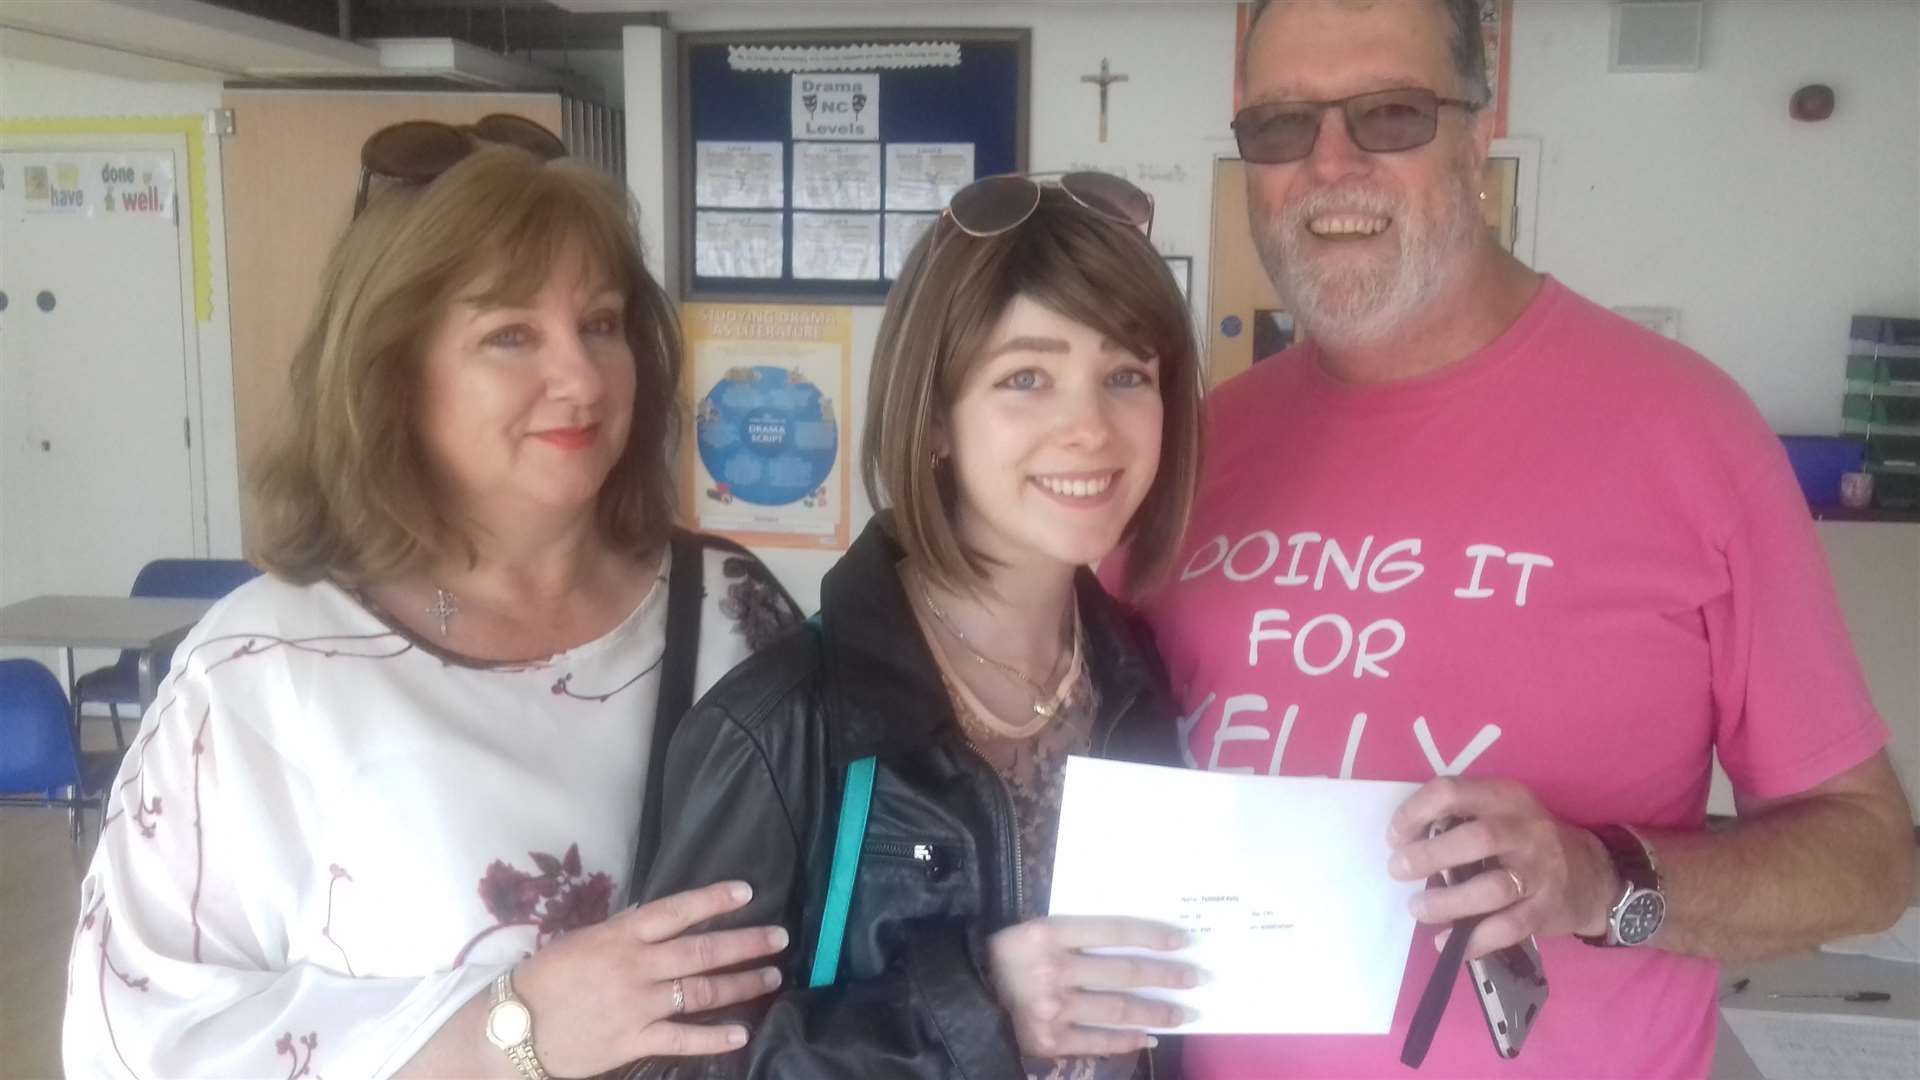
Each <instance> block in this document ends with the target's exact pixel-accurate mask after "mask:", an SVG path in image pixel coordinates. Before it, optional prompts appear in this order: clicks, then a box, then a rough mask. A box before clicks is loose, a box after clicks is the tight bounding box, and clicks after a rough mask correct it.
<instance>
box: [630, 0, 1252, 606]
mask: <svg viewBox="0 0 1920 1080" xmlns="http://www.w3.org/2000/svg"><path fill="white" fill-rule="evenodd" d="M876 21H878V22H884V23H886V24H887V25H888V26H889V27H890V28H891V27H900V26H934V27H974V26H980V27H1003V28H1004V27H1025V28H1029V29H1031V30H1032V32H1033V55H1032V91H1031V93H1032V99H1031V127H1030V133H1031V134H1030V138H1029V158H1028V167H1029V168H1031V169H1033V170H1034V171H1042V170H1052V169H1070V168H1077V167H1092V168H1099V169H1104V170H1106V171H1108V172H1115V173H1121V174H1123V175H1126V176H1127V177H1129V178H1130V179H1132V180H1133V181H1134V182H1135V183H1137V184H1139V185H1140V186H1141V187H1142V188H1144V189H1146V190H1147V191H1149V192H1151V193H1152V194H1153V196H1154V200H1155V204H1156V216H1155V221H1154V227H1153V240H1154V244H1155V246H1157V247H1159V248H1160V250H1161V251H1163V252H1164V253H1166V254H1168V255H1191V256H1193V263H1194V267H1193V273H1194V282H1193V287H1194V292H1193V295H1194V297H1195V298H1196V300H1197V301H1199V302H1198V304H1197V305H1196V306H1197V307H1198V308H1199V314H1200V315H1204V314H1205V301H1204V298H1205V296H1206V288H1207V283H1206V274H1207V257H1206V256H1207V246H1208V243H1207V238H1208V235H1209V233H1210V231H1211V229H1212V217H1211V215H1212V212H1213V206H1212V202H1213V159H1214V157H1215V156H1216V155H1220V154H1226V153H1230V152H1231V150H1232V146H1233V142H1232V136H1231V133H1230V132H1229V130H1228V128H1227V122H1228V120H1229V119H1231V117H1230V116H1229V113H1230V111H1231V102H1232V90H1233V87H1232V80H1233V71H1232V64H1231V59H1232V54H1233V33H1234V29H1233V28H1234V8H1233V6H1232V5H1230V4H1223V3H1204V4H1140V5H1129V6H1123V7H1122V6H1116V5H1107V4H1086V5H1062V6H1061V7H1059V8H1051V7H1050V8H1045V9H1036V8H1035V7H1033V6H1032V5H1027V4H996V3H975V4H965V5H961V4H955V5H952V6H949V7H933V8H932V9H931V10H928V9H921V8H910V7H901V8H895V9H891V10H889V11H887V12H886V15H885V18H884V19H878V20H876V18H875V15H874V13H873V12H871V11H865V12H862V11H857V10H856V11H852V12H849V11H847V10H845V9H839V10H835V9H833V8H818V7H813V6H810V5H807V4H782V5H779V7H778V8H777V9H775V8H773V7H771V6H762V7H749V8H747V9H735V10H727V9H725V8H721V9H717V10H704V11H700V12H697V13H692V14H685V15H681V14H676V15H674V16H673V19H672V27H671V29H672V30H673V31H676V32H693V31H708V30H763V29H779V28H800V27H808V28H830V27H846V26H852V27H867V26H872V25H874V24H875V23H876ZM656 37H657V35H656V34H655V32H654V31H653V30H652V28H633V29H630V30H629V31H628V35H627V40H628V43H629V48H628V57H627V69H626V79H625V83H626V90H627V113H628V144H627V157H628V178H629V182H630V183H632V184H633V186H634V188H635V193H636V195H637V196H638V197H639V198H640V199H641V204H642V207H643V210H644V208H645V207H646V206H647V205H648V203H649V201H650V200H652V201H653V202H654V204H655V205H663V206H664V209H665V214H666V216H668V217H670V216H671V215H672V214H673V213H674V212H675V210H674V208H673V206H672V205H671V204H670V203H664V204H663V203H661V202H660V201H659V200H660V199H661V194H660V192H661V185H662V181H661V180H660V179H659V178H658V173H659V169H660V163H661V162H667V163H669V164H668V166H667V167H669V168H670V167H671V165H670V163H671V160H672V156H673V151H672V145H671V142H670V141H669V142H667V143H665V144H661V143H658V142H656V143H654V144H651V145H650V144H648V143H646V142H644V141H643V140H642V138H641V137H640V134H641V133H642V132H644V131H646V130H648V129H649V128H648V126H647V125H650V124H651V120H650V119H649V116H648V113H649V110H650V109H652V110H653V111H654V113H655V114H656V115H657V110H658V101H657V99H656V98H654V97H652V96H651V95H652V94H654V93H655V91H653V89H652V88H653V87H655V86H657V85H658V82H659V78H660V75H659V72H658V63H659V54H658V51H657V46H655V45H654V44H653V42H654V41H655V40H656ZM636 41H640V42H644V43H645V46H644V47H642V48H636V47H634V46H635V42H636ZM1103 57H1104V58H1106V59H1107V60H1108V61H1109V62H1110V63H1111V65H1112V70H1113V71H1114V72H1115V73H1118V74H1124V75H1126V76H1128V81H1126V82H1124V83H1117V84H1115V85H1114V86H1113V88H1112V89H1111V91H1110V105H1109V114H1108V140H1109V141H1108V142H1107V143H1105V144H1102V143H1101V142H1100V141H1099V131H1098V124H1099V116H1100V112H1099V93H1098V91H1097V90H1096V89H1095V88H1094V87H1093V86H1091V85H1089V84H1084V83H1081V82H1080V76H1081V75H1085V74H1091V73H1094V72H1097V71H1099V69H1100V61H1101V59H1102V58H1103ZM663 130H664V131H666V132H667V138H668V139H669V140H670V139H671V137H672V135H671V132H672V128H671V126H668V127H666V128H664V129H663ZM650 172H651V173H652V174H653V175H654V177H655V179H653V180H652V181H649V180H648V179H647V174H648V173H650ZM648 239H649V241H650V242H654V243H658V240H657V239H656V238H655V237H649V238H648ZM853 312H854V315H853V333H854V345H853V352H854V367H855V373H854V401H855V407H854V408H853V409H852V410H850V412H851V416H852V418H853V420H852V422H851V423H850V424H849V426H850V427H851V428H853V429H854V430H852V431H851V432H850V436H851V439H850V442H853V444H854V445H852V446H851V453H852V455H853V456H852V457H850V458H849V461H850V462H857V461H858V453H859V446H858V445H857V440H858V438H859V431H858V430H857V429H858V427H859V418H860V417H862V416H864V413H865V402H866V393H867V370H868V366H869V364H868V361H869V359H870V358H871V356H872V354H873V344H874V338H875V337H876V335H877V334H878V333H879V328H880V308H878V307H856V308H854V309H853ZM853 486H854V489H855V495H854V500H853V509H852V513H853V515H854V521H853V527H854V530H855V532H856V533H857V532H858V530H859V528H860V527H861V526H862V525H863V524H864V523H865V521H866V519H867V517H868V516H869V515H870V514H871V513H872V508H871V507H870V505H869V504H868V502H867V499H866V493H865V492H863V491H860V490H859V488H860V483H859V479H858V475H857V473H856V475H855V478H854V483H853ZM759 554H760V555H761V556H762V557H763V558H765V559H766V561H767V563H768V564H769V565H770V566H772V567H773V569H774V572H775V573H777V574H779V575H780V578H781V580H782V581H784V582H785V583H786V584H787V586H788V587H789V588H790V589H792V590H793V592H794V594H795V595H796V596H797V597H798V598H799V600H800V602H801V603H802V604H803V605H805V606H807V607H808V608H809V610H811V609H812V608H813V607H814V606H816V605H817V602H818V597H819V580H820V576H821V575H822V574H823V573H825V572H826V570H827V568H828V567H830V566H832V565H833V561H834V558H835V556H833V555H827V554H820V553H816V552H807V551H788V550H782V549H766V550H762V551H760V552H759Z"/></svg>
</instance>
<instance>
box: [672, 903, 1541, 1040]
mask: <svg viewBox="0 0 1920 1080" xmlns="http://www.w3.org/2000/svg"><path fill="white" fill-rule="evenodd" d="M1514 880H1515V881H1518V880H1519V879H1518V878H1515V879H1514ZM686 1011H687V992H686V990H685V989H684V988H682V987H681V985H680V980H679V979H675V980H673V1015H675V1016H679V1015H680V1014H681V1013H684V1012H686Z"/></svg>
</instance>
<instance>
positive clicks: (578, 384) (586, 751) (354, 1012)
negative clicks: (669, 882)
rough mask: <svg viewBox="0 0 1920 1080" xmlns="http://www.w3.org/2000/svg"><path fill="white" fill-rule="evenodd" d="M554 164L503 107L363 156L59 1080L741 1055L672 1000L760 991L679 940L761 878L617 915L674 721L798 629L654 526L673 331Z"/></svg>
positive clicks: (123, 808)
mask: <svg viewBox="0 0 1920 1080" xmlns="http://www.w3.org/2000/svg"><path fill="white" fill-rule="evenodd" d="M562 155H563V150H562V147H561V146H560V143H559V140H557V139H556V138H554V136H553V135H551V134H550V133H548V132H546V131H545V129H543V128H540V127H538V126H537V125H535V124H532V123H531V122H529V121H525V120H521V119H518V118H514V117H503V116H494V117H489V118H487V119H486V120H483V121H481V122H480V123H479V124H476V125H473V126H471V127H466V128H453V127H448V126H445V125H441V124H434V123H427V122H414V123H409V124H402V125H396V126H394V127H391V128H387V129H383V130H382V131H381V132H379V133H376V134H375V135H374V136H373V137H372V138H371V139H369V140H368V142H367V145H366V147H365V149H364V150H363V154H362V160H363V164H364V165H365V171H364V172H363V182H362V187H361V194H360V197H359V199H358V200H357V203H356V208H355V211H356V215H355V220H354V221H353V223H352V225H351V226H350V227H349V228H348V230H347V232H346V234H345V235H344V236H343V237H342V238H341V240H340V241H339V244H338V246H337V247H336V249H335V250H334V253H333V256H332V259H331V260H330V262H329V263H328V266H327V268H326V271H325V274H324V277H323V281H322V289H321V296H320V302H319V308H318V311H317V313H316V315H315V317H314V320H313V323H312V326H311V329H310V330H309V332H308V334H307V336H306V338H305V340H304V341H303V343H302V344H301V345H300V347H299V351H298V353H297V354H296V356H295V360H294V364H293V369H292V378H291V386H290V391H291V394H290V399H289V400H290V404H291V415H290V419H289V420H288V422H287V424H286V426H285V428H284V430H283V431H281V432H280V433H279V434H280V441H279V444H278V446H277V447H276V449H275V450H274V451H273V453H272V455H271V456H270V458H269V459H268V461H267V463H266V465H265V467H264V469H263V470H262V471H261V472H260V474H259V476H258V478H257V484H256V492H255V494H256V506H257V509H258V511H259V520H260V522H261V528H260V530H259V532H258V533H257V535H256V536H255V538H254V540H255V549H254V553H253V554H254V557H255V559H256V561H258V562H260V563H261V564H263V565H264V566H265V567H266V569H267V570H268V571H269V572H270V573H269V576H266V577H262V578H260V579H258V580H256V581H254V582H253V583H251V584H249V585H247V586H244V587H242V588H241V589H239V590H238V591H236V592H234V593H233V594H232V595H231V596H229V597H228V598H227V599H225V600H223V601H222V602H220V603H219V604H218V605H216V606H215V607H214V609H213V610H212V611H211V612H210V613H209V614H208V615H207V617H206V618H205V619H204V620H202V622H201V623H200V624H199V625H198V626H197V627H196V628H195V629H194V630H193V631H192V633H191V634H190V635H189V636H188V637H187V638H186V640H185V641H184V642H183V643H182V644H181V646H180V647H179V648H178V649H177V650H176V653H175V662H174V667H173V671H172V673H171V674H170V675H169V677H168V678H167V680H166V682H165V683H164V684H163V685H162V687H161V688H160V693H159V696H158V699H157V701H156V702H155V704H154V707H153V708H152V709H151V710H149V712H148V714H147V716H146V717H145V719H144V721H143V723H142V730H141V732H140V735H139V737H138V738H137V739H136V740H135V742H134V744H133V749H132V751H131V752H130V753H129V754H128V755H127V759H126V761H125V763H124V765H123V766H122V768H121V774H120V777H119V779H118V782H117V784H116V786H115V788H114V793H113V798H112V804H111V806H110V808H109V813H108V815H107V818H106V821H105V823H104V825H103V829H102V834H101V839H100V846H99V849H98V851H97V853H96V855H95V857H94V860H93V865H92V867H91V868H90V870H89V872H88V874H87V877H86V879H85V882H84V884H83V886H82V897H81V903H82V908H81V915H80V926H79V930H78V933H77V936H76V939H75V943H74V949H73V957H72V967H71V973H70V988H71V993H70V996H69V999H68V1006H67V1012H66V1063H67V1069H68V1072H69V1074H70V1075H73V1076H76V1077H77V1076H97V1075H114V1076H128V1075H132V1076H141V1077H153V1076H194V1077H213V1076H255V1077H257V1076H267V1075H284V1076H319V1075H326V1076H334V1077H343V1078H344V1077H383V1076H390V1075H417V1076H426V1075H448V1076H474V1077H478V1076H497V1077H505V1078H514V1077H522V1078H526V1080H538V1078H540V1077H543V1076H545V1075H547V1074H548V1073H552V1074H555V1075H563V1076H572V1075H584V1074H591V1073H595V1072H599V1071H602V1070H604V1069H608V1068H611V1067H614V1066H618V1065H621V1064H623V1063H626V1062H629V1061H632V1060H634V1059H636V1058H646V1057H651V1056H654V1055H663V1054H686V1053H710V1052H715V1051H720V1050H725V1049H727V1048H729V1047H733V1046H738V1045H741V1044H742V1043H744V1041H745V1039H746V1031H745V1029H744V1028H742V1027H740V1026H739V1025H696V1024H689V1023H686V1022H684V1021H683V1019H682V1016H681V1014H682V1013H685V1012H688V1011H690V1010H691V1011H698V1009H700V1008H704V1007H709V1006H712V1005H715V1004H726V1003H731V1002H738V1001H741V1000H744V999H747V998H750V997H753V996H757V995H760V994H763V993H765V992H767V991H768V990H769V989H770V988H771V987H772V986H773V985H775V983H776V981H777V978H778V972H777V970H775V969H773V968H770V967H767V966H765V959H764V958H765V957H768V956H770V955H772V954H774V953H777V952H778V951H779V950H780V949H781V948H782V947H783V945H784V942H785V933H784V931H781V930H779V929H778V928H775V927H754V928H745V929H738V930H732V931H727V932H721V933H711V932H709V933H692V932H690V930H691V928H692V927H694V926H696V925H697V924H699V923H701V922H702V921H704V920H706V919H709V918H711V917H713V916H716V915H720V914H722V913H725V912H730V911H734V910H737V909H738V908H739V907H740V906H741V905H742V904H743V903H744V902H745V900H746V898H747V896H748V895H749V892H750V890H749V889H748V887H747V886H746V885H745V884H743V883H741V882H739V881H727V880H723V879H714V880H713V881H703V882H700V883H699V887H696V888H693V889H691V890H690V891H687V892H683V893H680V894H678V895H674V896H670V897H666V898H664V899H662V900H660V901H658V902H656V903H652V904H648V905H646V906H644V907H639V908H637V909H633V910H628V911H622V910H621V908H622V907H623V906H624V905H625V903H626V900H627V897H628V894H629V891H630V890H631V889H632V887H633V885H634V883H635V867H636V863H644V861H645V857H646V853H647V850H648V849H650V848H651V835H652V830H653V828H654V827H655V826H656V825H657V821H652V820H650V821H648V822H645V823H643V821H642V819H643V816H647V815H648V812H649V810H650V808H654V809H653V811H652V812H654V813H657V804H658V789H657V786H656V785H654V784H652V783H650V782H649V764H650V763H652V764H653V765H654V766H655V768H656V769H657V765H658V762H659V760H660V758H661V755H660V754H658V753H655V752H654V751H655V747H654V740H655V733H656V730H658V731H665V730H666V728H667V726H668V724H667V723H666V722H665V721H666V720H670V719H671V718H672V717H673V716H676V715H677V713H678V712H679V711H683V710H684V708H685V706H686V704H687V703H688V702H689V701H691V700H692V698H693V696H694V694H695V693H696V692H697V691H698V690H699V689H701V688H703V687H705V686H706V685H707V684H709V683H711V682H713V681H714V680H715V679H717V678H718V677H719V676H720V675H721V674H723V673H724V672H726V671H727V670H728V669H729V668H731V667H732V666H733V665H734V664H735V663H736V662H737V661H739V660H740V659H741V658H743V657H745V656H747V655H748V654H749V653H750V652H751V651H752V650H753V648H755V647H756V646H758V645H759V644H761V643H762V639H763V638H764V637H766V636H767V634H768V633H769V632H771V631H772V630H775V629H777V628H778V627H779V626H781V625H783V624H785V623H788V622H791V621H792V620H793V619H794V617H795V612H794V611H793V608H792V605H791V602H790V601H788V600H787V599H786V596H785V594H784V593H783V592H782V591H781V590H780V588H779V586H778V584H777V583H775V582H774V581H773V580H772V578H771V577H770V576H769V575H768V574H767V573H766V571H765V570H764V569H763V568H762V567H760V566H759V564H758V563H756V562H755V561H754V560H753V559H752V558H751V557H750V556H748V555H747V554H746V553H745V552H743V551H740V550H738V549H733V548H729V547H726V546H724V545H721V544H720V543H719V542H717V541H712V540H709V539H706V538H701V537H697V536H693V535H691V534H686V533H681V532H676V531H675V530H673V528H672V521H673V503H672V497H671V492H672V485H671V478H670V474H669V468H668V460H667V459H668V453H669V448H670V446H671V444H672V442H673V440H674V438H675V431H676V425H675V418H676V415H677V412H678V410H677V406H676V404H675V401H674V393H675V387H676V385H677V383H676V380H677V373H678V369H679V364H680V340H679V334H678V330H677V328H676V325H675V320H674V313H673V310H672V307H671V306H670V304H669V302H668V300H667V298H666V296H665V295H664V294H663V293H662V291H661V290H660V287H659V286H658V285H657V284H656V283H655V282H654V279H653V278H652V276H651V275H650V274H648V272H647V270H646V268H645V266H644V265H643V264H642V261H641V256H640V248H639V241H638V236H637V233H636V229H635V225H634V221H633V218H632V216H631V212H630V209H629V203H628V201H627V198H626V195H625V193H624V191H623V190H622V189H621V188H620V187H619V185H618V184H617V183H616V182H615V181H614V180H612V179H611V178H610V177H607V176H605V175H604V174H601V173H599V172H597V171H595V170H593V169H591V168H588V167H587V166H585V165H583V164H581V163H578V162H574V161H569V160H566V159H565V158H564V157H563V156H562ZM703 609H704V610H703ZM663 718H665V719H664V720H663ZM637 850H638V852H639V858H638V859H636V851H637ZM723 969H725V970H724V971H723Z"/></svg>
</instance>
